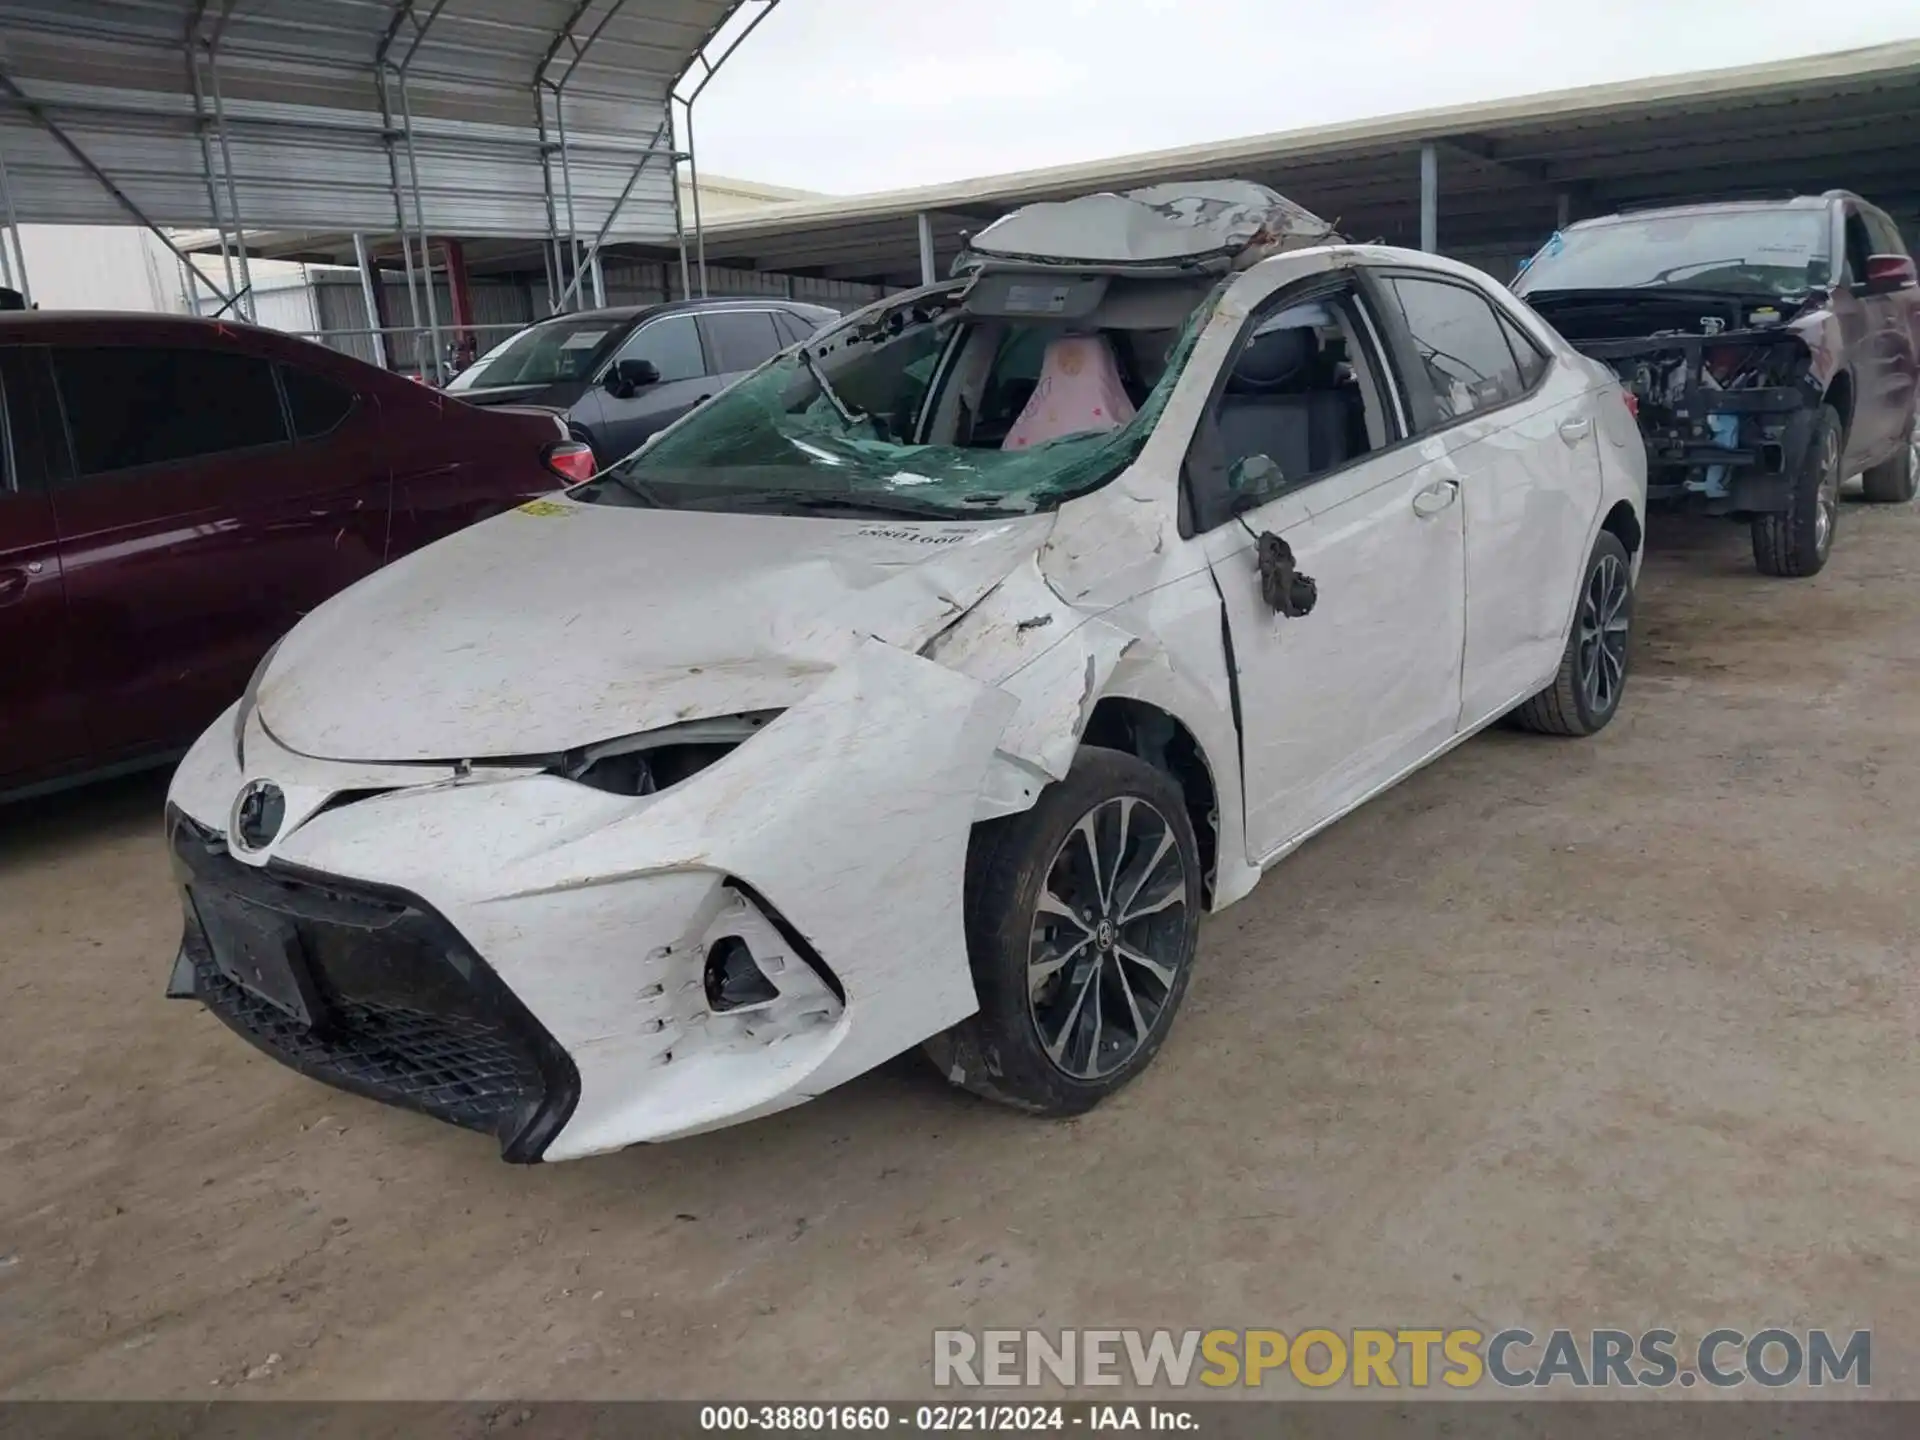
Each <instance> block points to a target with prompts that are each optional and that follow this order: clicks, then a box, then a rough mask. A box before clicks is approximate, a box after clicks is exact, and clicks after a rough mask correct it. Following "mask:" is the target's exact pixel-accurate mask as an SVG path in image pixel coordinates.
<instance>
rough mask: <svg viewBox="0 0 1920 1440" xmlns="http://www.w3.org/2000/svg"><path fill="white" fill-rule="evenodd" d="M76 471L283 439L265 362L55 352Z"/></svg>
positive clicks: (144, 352)
mask: <svg viewBox="0 0 1920 1440" xmlns="http://www.w3.org/2000/svg"><path fill="white" fill-rule="evenodd" d="M53 369H54V376H55V378H56V380H57V381H58V383H59V387H60V401H61V404H62V406H63V407H64V409H65V410H66V416H67V431H68V433H69V434H70V435H71V436H72V439H73V463H74V470H75V472H76V473H77V474H79V475H81V476H88V475H105V474H110V473H112V472H113V471H116V470H131V469H134V468H135V467H137V466H141V465H165V464H170V463H174V462H177V461H181V460H192V459H195V458H197V457H200V456H204V455H218V454H222V453H224V452H226V451H231V450H248V449H252V448H254V447H256V446H261V445H278V444H284V443H285V442H286V440H287V422H286V416H285V415H284V414H283V413H282V411H281V408H280V391H279V388H278V387H277V386H276V385H275V384H274V383H273V366H272V365H271V364H270V363H269V362H268V361H265V360H259V359H255V358H254V357H253V356H251V355H240V354H235V353H233V352H231V351H224V350H193V349H160V348H152V349H149V348H146V347H142V346H125V347H121V346H100V347H97V348H87V349H80V348H72V349H55V350H54V352H53Z"/></svg>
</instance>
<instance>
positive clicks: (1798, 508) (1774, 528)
mask: <svg viewBox="0 0 1920 1440" xmlns="http://www.w3.org/2000/svg"><path fill="white" fill-rule="evenodd" d="M1845 441H1846V427H1845V426H1843V425H1842V424H1841V423H1840V412H1839V411H1837V410H1835V409H1834V408H1833V407H1832V406H1831V405H1822V406H1821V407H1820V418H1819V420H1818V421H1816V422H1815V424H1814V427H1813V434H1812V435H1811V436H1810V437H1809V438H1808V440H1807V453H1806V456H1805V457H1804V458H1803V459H1802V460H1801V462H1800V473H1799V474H1798V475H1796V476H1795V477H1794V481H1793V491H1792V494H1791V495H1789V497H1788V499H1787V508H1786V509H1785V510H1781V511H1777V512H1775V513H1773V514H1768V515H1756V516H1754V517H1753V563H1754V564H1755V565H1756V566H1757V567H1759V570H1760V573H1761V574H1762V575H1778V576H1783V577H1785V578H1788V579H1804V578H1805V577H1807V576H1809V575H1818V574H1819V573H1820V572H1821V570H1822V569H1824V568H1825V567H1826V563H1827V557H1828V556H1829V555H1831V554H1832V553H1833V532H1834V530H1835V528H1836V527H1837V526H1838V525H1839V521H1840V457H1841V455H1842V453H1843V452H1844V451H1845V449H1846V444H1845Z"/></svg>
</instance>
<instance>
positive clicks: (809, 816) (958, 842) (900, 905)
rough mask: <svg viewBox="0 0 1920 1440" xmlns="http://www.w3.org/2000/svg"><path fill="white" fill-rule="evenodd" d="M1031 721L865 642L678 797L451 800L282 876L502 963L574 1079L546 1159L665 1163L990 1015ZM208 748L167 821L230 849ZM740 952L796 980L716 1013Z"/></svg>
mask: <svg viewBox="0 0 1920 1440" xmlns="http://www.w3.org/2000/svg"><path fill="white" fill-rule="evenodd" d="M1013 708H1014V707H1013V702H1012V701H1010V700H1009V699H1007V698H1006V697H1004V696H1002V695H1000V694H999V693H997V692H996V691H994V690H993V689H992V688H990V687H988V686H984V685H981V684H979V683H978V682H975V681H973V680H970V679H968V678H967V677H965V676H961V675H958V674H956V673H954V672H953V671H951V670H948V669H946V668H945V667H943V666H940V665H937V664H932V663H929V662H927V661H924V660H920V659H917V658H915V657H913V656H910V655H905V654H902V653H901V652H899V651H898V650H895V649H893V648H891V647H887V646H883V645H880V644H878V643H876V642H871V641H870V642H867V643H865V644H863V645H861V646H859V647H858V648H857V649H856V651H855V653H854V654H853V655H852V656H851V657H850V658H849V660H848V661H847V662H846V663H845V664H844V665H842V666H841V667H840V668H839V669H838V670H837V671H836V672H835V673H834V674H833V675H832V676H831V677H830V678H829V679H827V680H826V681H825V682H824V683H823V684H822V685H821V686H820V687H819V688H818V689H817V690H816V691H815V692H813V693H812V694H810V695H809V696H807V697H806V698H804V699H802V700H801V701H800V702H799V703H798V704H796V705H794V706H793V707H792V708H790V709H789V710H787V712H786V713H785V714H784V715H782V716H781V717H780V719H779V720H777V721H775V722H774V723H773V724H772V725H770V726H769V727H768V728H767V729H766V731H765V732H764V733H763V734H761V735H759V736H757V737H756V738H755V740H754V742H753V744H751V745H749V746H743V747H741V748H740V749H738V750H736V751H734V752H733V753H732V754H730V755H728V756H727V757H726V758H725V759H723V760H722V761H720V762H719V763H717V764H715V765H713V766H712V767H710V768H709V769H708V770H706V771H704V772H702V773H701V774H700V775H698V776H696V777H694V778H693V779H692V780H690V781H688V782H686V783H685V784H684V785H682V786H680V787H676V788H674V789H672V790H668V791H666V792H663V793H661V794H657V795H651V796H647V797H644V798H640V799H629V798H625V797H619V796H612V795H607V794H604V793H601V792H598V791H594V790H591V789H589V788H586V787H583V786H580V785H577V784H574V783H571V782H569V781H566V780H563V779H560V778H558V777H555V776H551V775H546V774H536V775H513V776H507V777H503V778H497V777H481V778H466V779H455V778H452V777H443V778H441V779H440V780H439V781H437V782H436V783H428V784H425V785H421V786H418V787H416V788H412V789H402V790H394V791H392V792H390V793H387V794H384V795H381V796H378V797H375V798H372V799H368V800H364V801H361V802H359V803H356V804H349V805H344V806H340V807H337V808H333V809H329V810H326V811H324V812H323V813H320V814H318V815H317V816H315V817H314V818H311V819H308V820H307V821H306V822H305V823H304V824H301V825H299V826H298V827H297V828H293V829H291V830H290V831H289V832H288V833H287V834H286V836H285V838H284V839H283V840H280V841H278V842H277V843H275V844H274V845H273V846H271V847H270V850H269V854H268V856H267V858H268V859H269V860H271V861H272V862H275V863H278V864H282V865H285V866H290V867H297V868H298V869H300V870H302V871H306V872H314V873H323V874H328V875H333V876H338V877H342V878H343V879H346V880H354V879H358V880H365V881H377V882H378V883H380V884H383V885H389V886H398V887H400V888H401V889H405V890H408V891H411V892H412V893H414V894H416V895H419V896H420V897H422V898H423V899H424V900H425V901H426V902H427V903H428V904H429V905H431V906H432V907H433V909H434V910H435V911H436V912H437V913H438V914H439V915H441V916H443V917H444V918H445V919H446V921H447V922H448V923H450V924H451V925H452V926H453V928H454V929H455V930H457V931H458V933H459V934H460V935H461V936H463V937H464V938H465V939H466V941H467V942H468V943H469V944H471V945H472V947H473V948H474V950H475V951H476V952H477V953H478V954H480V955H482V956H484V957H485V958H486V961H487V963H488V964H489V965H490V966H491V967H492V968H493V970H494V971H495V972H496V973H497V974H498V975H499V977H500V978H501V980H502V981H504V983H505V984H506V985H508V986H509V987H510V988H511V989H512V991H513V992H514V994H515V995H517V996H518V997H519V998H520V1000H521V1001H522V1003H524V1004H525V1005H526V1007H527V1008H528V1009H529V1010H530V1011H531V1012H532V1013H533V1015H534V1016H535V1017H536V1018H537V1019H538V1020H539V1022H540V1024H541V1025H542V1026H543V1027H545V1029H546V1030H547V1031H548V1032H549V1033H550V1034H551V1035H552V1036H553V1038H554V1040H555V1041H556V1042H557V1043H558V1044H559V1045H561V1046H562V1047H563V1048H564V1049H565V1050H566V1051H567V1052H568V1053H569V1054H570V1055H571V1056H572V1057H573V1060H574V1063H575V1064H576V1065H577V1066H578V1068H579V1077H580V1094H579V1100H578V1103H577V1105H576V1106H575V1108H574V1110H573V1113H572V1116H571V1118H570V1119H569V1121H568V1123H567V1125H566V1127H565V1128H564V1129H563V1130H562V1131H561V1132H560V1133H559V1135H558V1136H557V1137H556V1138H555V1139H554V1140H553V1142H552V1144H551V1145H550V1146H549V1147H548V1149H547V1150H546V1153H545V1158H548V1159H564V1158H570V1157H573V1156H578V1155H585V1154H591V1153H595V1152H597V1151H602V1150H607V1149H613V1148H617V1147H619V1146H622V1145H627V1144H632V1143H635V1142H637V1141H642V1140H659V1139H666V1138H669V1137H671V1136H675V1135H681V1134H687V1133H692V1132H694V1131H697V1130H701V1129H706V1128H710V1127H712V1126H714V1125H720V1124H729V1123H733V1122H736V1121H739V1120H742V1119H746V1118H748V1117H749V1116H752V1115H758V1114H765V1113H768V1112H769V1111H772V1110H778V1109H781V1108H784V1107H786V1106H788V1105H793V1104H798V1103H800V1102H801V1101H803V1100H806V1099H809V1098H811V1097H812V1096H813V1095H815V1094H818V1093H819V1092H820V1091H822V1090H824V1089H827V1088H830V1087H831V1086H833V1085H837V1084H839V1083H840V1082H841V1081H843V1080H845V1079H848V1078H850V1077H851V1076H853V1075H856V1074H859V1073H861V1072H862V1071H864V1070H867V1069H869V1068H871V1067H872V1066H873V1065H875V1064H878V1063H879V1062H880V1061H882V1060H884V1059H886V1058H888V1057H889V1056H891V1055H895V1054H898V1053H899V1052H900V1051H902V1050H905V1049H908V1048H910V1047H912V1046H913V1045H916V1044H918V1043H919V1042H920V1041H922V1040H924V1039H926V1038H927V1037H928V1036H930V1035H932V1034H934V1033H936V1032H937V1031H940V1030H942V1029H945V1028H946V1027H948V1026H950V1025H952V1024H954V1023H955V1022H956V1021H958V1020H960V1019H962V1018H964V1017H965V1016H966V1015H967V1014H969V1013H970V1012H971V1011H972V1010H973V1009H974V1007H975V1004H976V1001H975V998H974V993H973V985H972V980H971V976H970V973H969V970H968V966H967V953H966V941H965V936H964V933H963V931H962V927H961V920H960V906H961V900H962V896H963V893H964V887H963V885H962V879H961V877H962V874H963V871H964V866H965V856H966V845H967V838H968V835H969V833H970V830H971V827H972V824H973V815H974V808H975V801H976V796H977V795H978V794H979V791H980V789H981V785H982V782H983V776H984V774H985V771H986V769H987V765H988V761H989V756H990V755H991V753H992V750H993V746H994V742H995V739H996V737H997V736H998V735H999V733H1000V731H1001V730H1002V729H1003V728H1004V726H1005V724H1006V722H1007V719H1008V718H1009V715H1010V714H1011V712H1012V710H1013ZM215 734H216V732H215V731H210V732H208V737H207V738H203V740H202V741H201V743H200V744H199V745H197V746H196V747H195V749H194V753H193V754H192V755H190V756H189V758H188V761H187V762H186V763H185V764H184V765H183V767H182V777H181V781H180V783H178V784H176V787H175V790H174V793H173V803H174V804H175V805H176V806H178V807H179V808H180V809H181V810H182V811H184V812H185V813H186V814H187V815H189V816H190V817H191V818H192V819H194V820H195V821H196V822H198V823H199V824H200V825H201V826H203V827H205V828H207V829H209V830H211V831H213V832H215V833H220V832H223V831H224V830H225V828H226V825H227V819H228V817H227V813H226V809H227V806H226V803H225V802H224V801H222V800H221V799H220V796H221V795H222V794H225V795H226V796H229V797H230V796H231V794H232V793H233V790H234V787H235V786H236V785H237V784H238V781H239V778H240V777H239V771H238V768H237V766H236V765H235V764H234V761H233V759H232V756H231V754H230V753H229V754H226V755H223V754H221V753H220V746H219V744H218V741H217V740H215V739H213V738H212V737H214V736H215ZM736 882H738V883H736ZM882 897H884V898H882ZM762 906H764V907H765V909H762V908H761V907H762ZM783 928H784V931H785V934H788V935H791V936H792V937H793V939H794V940H797V941H799V942H800V943H801V946H803V947H804V951H803V953H800V954H796V953H793V952H794V951H795V950H796V948H798V947H796V946H795V945H794V944H792V943H777V944H776V941H777V940H778V939H779V938H781V937H782V936H783ZM723 932H724V933H723ZM726 935H733V936H736V937H738V938H741V939H743V940H744V941H745V942H746V943H747V945H748V946H749V948H752V947H754V946H755V945H756V943H757V944H758V945H759V946H760V947H762V948H761V949H757V950H755V951H754V954H755V959H756V961H759V962H761V968H762V969H763V971H764V970H766V969H767V968H768V966H767V964H766V962H767V961H769V960H777V961H778V962H780V968H779V969H778V971H776V972H775V973H773V974H771V975H769V977H768V978H769V979H770V980H771V981H772V982H773V983H774V984H775V985H776V986H777V987H779V990H780V996H781V1001H780V1003H776V1004H774V1005H771V1006H764V1007H759V1008H754V1009H748V1010H745V1011H742V1012H740V1013H732V1012H729V1013H726V1014H716V1013H714V1012H713V1011H712V1008H711V1007H710V1005H709V1004H708V1002H707V998H706V994H705V989H704V985H703V981H704V975H703V968H704V966H705V964H706V961H707V959H708V957H709V955H710V953H711V950H712V946H713V945H714V943H715V942H716V941H717V940H718V939H721V938H725V936H726ZM769 937H776V939H774V940H770V939H769ZM807 954H811V955H813V956H817V957H818V961H819V964H820V966H821V967H823V968H822V969H816V968H814V966H813V964H812V963H810V962H809V960H808V959H807V958H805V957H806V955H807ZM783 976H784V977H786V979H787V980H788V981H789V982H791V983H786V984H783V983H782V980H783ZM839 996H844V1001H842V1000H840V999H839V998H838V997H839Z"/></svg>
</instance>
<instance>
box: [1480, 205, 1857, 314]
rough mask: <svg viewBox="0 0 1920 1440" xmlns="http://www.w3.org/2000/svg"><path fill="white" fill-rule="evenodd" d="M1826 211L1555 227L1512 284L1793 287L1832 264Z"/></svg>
mask: <svg viewBox="0 0 1920 1440" xmlns="http://www.w3.org/2000/svg"><path fill="white" fill-rule="evenodd" d="M1829 239H1830V236H1829V233H1828V224H1827V212H1826V211H1825V210H1824V209H1822V210H1710V211H1705V212H1702V213H1700V214H1693V215H1645V216H1638V217H1635V216H1629V217H1627V218H1625V219H1620V220H1609V221H1606V222H1605V223H1603V224H1599V225H1592V226H1585V227H1579V228H1575V229H1572V230H1567V231H1563V232H1562V233H1560V234H1557V235H1555V236H1554V237H1553V238H1552V239H1551V240H1549V241H1547V243H1546V244H1545V245H1544V246H1543V247H1542V248H1541V250H1540V252H1539V253H1538V254H1537V255H1535V256H1534V257H1533V258H1532V259H1531V260H1529V261H1528V262H1527V265H1526V267H1525V269H1524V270H1523V271H1522V273H1521V274H1520V276H1519V278H1518V279H1516V280H1515V281H1514V285H1513V288H1514V290H1515V291H1517V292H1518V293H1519V294H1521V295H1534V294H1538V293H1540V292H1542V291H1547V290H1639V289H1675V290H1725V291H1728V292H1729V293H1733V294H1765V295H1778V296H1783V297H1784V296H1787V295H1796V294H1800V293H1803V292H1805V291H1806V290H1808V289H1809V288H1811V287H1812V286H1814V285H1821V284H1825V283H1827V281H1828V279H1829V278H1830V275H1831V271H1832V268H1833V267H1832V257H1831V249H1832V247H1831V245H1830V244H1829V243H1828V242H1829Z"/></svg>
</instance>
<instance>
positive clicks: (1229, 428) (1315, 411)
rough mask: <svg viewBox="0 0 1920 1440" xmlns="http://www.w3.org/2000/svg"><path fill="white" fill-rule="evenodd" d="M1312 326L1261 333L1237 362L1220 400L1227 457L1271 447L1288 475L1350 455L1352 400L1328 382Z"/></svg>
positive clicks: (1311, 471) (1314, 470)
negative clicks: (1323, 378)
mask: <svg viewBox="0 0 1920 1440" xmlns="http://www.w3.org/2000/svg"><path fill="white" fill-rule="evenodd" d="M1320 360H1321V355H1320V342H1319V339H1318V337H1317V336H1316V335H1315V334H1314V331H1313V329H1312V328H1311V327H1310V326H1304V325H1303V326H1289V327H1287V328H1284V329H1276V330H1269V331H1267V332H1266V333H1265V334H1256V335H1255V336H1254V338H1253V340H1252V341H1251V342H1250V343H1249V344H1248V345H1247V348H1246V349H1245V350H1243V351H1242V352H1241V354H1240V358H1239V359H1238V360H1237V361H1236V362H1235V363H1234V367H1233V372H1232V373H1231V374H1230V375H1229V376H1228V377H1227V388H1226V393H1225V394H1224V395H1223V396H1222V397H1221V400H1220V411H1219V428H1220V441H1221V445H1222V447H1223V448H1224V449H1225V452H1226V454H1227V456H1228V457H1229V459H1232V460H1239V459H1244V458H1246V457H1248V456H1251V455H1265V456H1266V457H1267V458H1268V459H1269V460H1271V461H1273V462H1274V464H1276V465H1278V466H1279V467H1280V473H1281V474H1282V475H1284V476H1285V477H1286V478H1287V479H1288V480H1300V479H1304V478H1305V477H1307V476H1309V475H1317V474H1319V473H1321V472H1322V471H1325V470H1331V469H1333V468H1334V467H1335V466H1336V465H1341V464H1344V463H1345V462H1346V461H1347V460H1348V459H1349V458H1350V457H1351V453H1352V452H1351V428H1350V423H1349V420H1350V411H1349V402H1348V400H1347V397H1346V395H1345V394H1344V393H1343V392H1342V391H1341V390H1339V389H1336V388H1334V387H1332V386H1330V385H1327V384H1325V383H1324V382H1323V380H1322V377H1321V375H1320Z"/></svg>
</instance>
